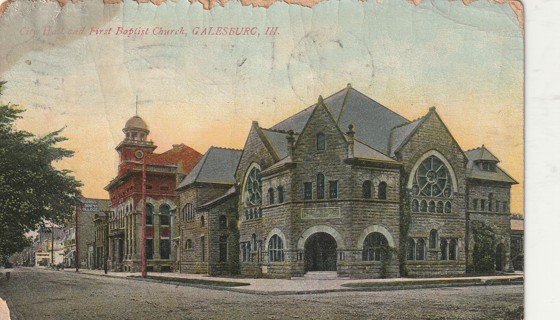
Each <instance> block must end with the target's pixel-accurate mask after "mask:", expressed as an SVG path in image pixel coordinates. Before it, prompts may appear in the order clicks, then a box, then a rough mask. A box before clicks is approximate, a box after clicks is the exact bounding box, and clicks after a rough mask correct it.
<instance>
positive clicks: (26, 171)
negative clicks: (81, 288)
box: [0, 81, 81, 262]
mask: <svg viewBox="0 0 560 320" xmlns="http://www.w3.org/2000/svg"><path fill="white" fill-rule="evenodd" d="M5 83H6V82H5V81H0V97H1V96H2V91H3V88H4V84H5ZM24 111H25V110H24V109H22V108H20V107H18V106H16V105H13V104H10V103H8V104H6V105H4V104H2V103H0V262H2V260H4V259H6V258H7V257H9V256H10V255H12V254H14V253H17V252H19V251H21V250H23V248H25V247H26V246H27V245H28V244H29V241H28V240H27V238H26V237H25V233H26V232H28V231H30V230H35V229H37V228H38V227H39V226H40V225H43V224H44V223H45V222H46V221H51V222H54V223H62V222H63V221H64V220H65V219H67V218H69V217H71V215H72V213H73V212H74V211H75V208H76V205H77V204H79V197H80V190H79V188H80V187H81V183H80V182H79V181H77V180H76V179H75V178H74V177H73V176H71V175H70V173H71V172H70V171H69V170H60V169H56V168H55V167H54V166H53V163H55V162H57V161H60V160H62V159H65V158H69V157H72V156H73V152H72V151H70V150H66V149H64V148H60V147H57V144H58V143H60V142H62V141H65V140H67V139H66V138H64V137H62V136H60V132H61V131H62V129H61V130H58V131H55V132H51V133H49V134H47V135H45V136H42V137H39V136H35V135H34V134H32V133H30V132H27V131H22V130H17V129H16V127H15V121H16V120H17V119H20V118H21V113H22V112H24Z"/></svg>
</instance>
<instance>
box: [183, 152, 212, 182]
mask: <svg viewBox="0 0 560 320" xmlns="http://www.w3.org/2000/svg"><path fill="white" fill-rule="evenodd" d="M209 154H210V149H208V151H207V152H206V153H205V154H204V155H203V156H202V158H201V159H200V160H199V162H201V163H200V168H199V169H198V172H197V173H196V176H195V177H194V179H193V181H195V182H196V181H197V180H198V176H199V175H200V173H201V172H202V169H203V168H204V164H205V163H206V160H208V155H209ZM197 165H198V162H197V163H196V164H195V165H194V167H196V166H197ZM194 167H193V169H194ZM191 172H192V169H191ZM185 178H186V177H185Z"/></svg>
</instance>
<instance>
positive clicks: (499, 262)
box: [496, 243, 506, 271]
mask: <svg viewBox="0 0 560 320" xmlns="http://www.w3.org/2000/svg"><path fill="white" fill-rule="evenodd" d="M505 262H506V250H505V247H504V244H503V243H500V244H499V245H498V246H497V247H496V271H504V265H505Z"/></svg>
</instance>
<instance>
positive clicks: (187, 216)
mask: <svg viewBox="0 0 560 320" xmlns="http://www.w3.org/2000/svg"><path fill="white" fill-rule="evenodd" d="M193 208H194V207H193V204H192V203H187V204H186V205H185V206H184V207H183V210H182V211H183V221H190V220H193V219H194V209H193Z"/></svg>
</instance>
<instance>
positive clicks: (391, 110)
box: [350, 87, 408, 121]
mask: <svg viewBox="0 0 560 320" xmlns="http://www.w3.org/2000/svg"><path fill="white" fill-rule="evenodd" d="M350 90H354V91H356V92H357V93H359V94H360V95H362V96H364V97H366V98H367V99H369V100H371V101H373V102H375V103H377V104H378V105H380V106H382V107H383V108H385V109H386V110H389V111H390V112H391V113H393V114H395V115H397V116H399V117H401V118H403V119H404V120H406V121H408V119H407V118H405V117H403V116H402V115H400V114H398V113H397V112H395V111H393V109H390V108H388V107H386V106H385V105H384V104H381V103H379V102H378V101H377V100H373V99H372V98H371V97H368V96H367V95H366V94H365V93H362V92H361V91H359V90H356V89H354V87H352V88H350Z"/></svg>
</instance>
